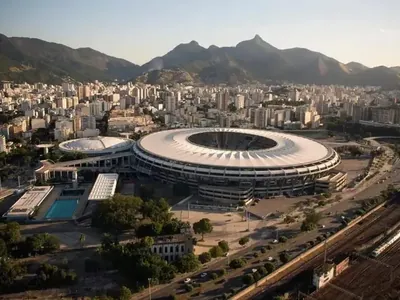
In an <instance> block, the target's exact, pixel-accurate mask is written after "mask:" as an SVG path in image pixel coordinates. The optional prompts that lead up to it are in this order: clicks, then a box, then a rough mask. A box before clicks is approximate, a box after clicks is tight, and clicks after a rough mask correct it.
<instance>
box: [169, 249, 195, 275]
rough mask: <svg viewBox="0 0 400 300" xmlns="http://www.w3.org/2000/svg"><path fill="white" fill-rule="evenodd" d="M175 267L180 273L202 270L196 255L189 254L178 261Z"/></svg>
mask: <svg viewBox="0 0 400 300" xmlns="http://www.w3.org/2000/svg"><path fill="white" fill-rule="evenodd" d="M175 266H176V268H177V270H178V272H180V273H187V272H194V271H197V270H198V269H199V268H200V261H199V259H198V258H197V256H196V255H194V254H193V253H189V254H186V255H183V256H182V257H181V258H180V259H179V260H177V261H176V262H175Z"/></svg>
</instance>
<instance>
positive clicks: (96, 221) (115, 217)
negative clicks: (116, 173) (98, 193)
mask: <svg viewBox="0 0 400 300" xmlns="http://www.w3.org/2000/svg"><path fill="white" fill-rule="evenodd" d="M142 203H143V201H142V199H140V198H138V197H132V196H124V195H120V194H116V195H114V197H113V198H111V199H108V200H105V201H101V202H100V203H99V204H98V206H97V209H96V210H95V211H94V212H93V217H92V226H94V227H98V228H100V229H102V230H103V231H105V232H112V233H114V234H119V233H121V232H122V231H124V230H127V229H132V228H134V227H135V226H136V224H137V223H138V216H139V214H140V210H141V208H142Z"/></svg>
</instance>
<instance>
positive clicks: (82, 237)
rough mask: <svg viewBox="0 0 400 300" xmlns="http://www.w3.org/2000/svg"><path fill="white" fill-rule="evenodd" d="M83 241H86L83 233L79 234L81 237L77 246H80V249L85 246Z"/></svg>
mask: <svg viewBox="0 0 400 300" xmlns="http://www.w3.org/2000/svg"><path fill="white" fill-rule="evenodd" d="M85 241H86V236H85V235H84V234H83V233H81V235H80V236H79V245H80V246H81V248H83V247H84V246H85Z"/></svg>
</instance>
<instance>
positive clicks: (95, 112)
mask: <svg viewBox="0 0 400 300" xmlns="http://www.w3.org/2000/svg"><path fill="white" fill-rule="evenodd" d="M102 106H103V103H102V101H99V100H95V101H93V102H92V103H89V112H90V113H89V114H90V115H91V116H95V117H100V116H102V112H103V110H102Z"/></svg>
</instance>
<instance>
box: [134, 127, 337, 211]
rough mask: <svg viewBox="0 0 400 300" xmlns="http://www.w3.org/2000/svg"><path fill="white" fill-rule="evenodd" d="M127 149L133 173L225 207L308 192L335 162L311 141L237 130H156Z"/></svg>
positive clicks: (333, 153) (328, 150)
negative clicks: (175, 185) (184, 185)
mask: <svg viewBox="0 0 400 300" xmlns="http://www.w3.org/2000/svg"><path fill="white" fill-rule="evenodd" d="M132 151H133V154H132V155H133V159H132V160H131V163H132V167H133V168H134V169H135V170H136V172H138V173H142V174H147V175H148V176H151V177H154V178H158V179H160V180H162V181H165V182H170V183H176V182H184V183H188V184H189V185H190V186H191V187H193V188H196V189H198V193H199V195H200V196H201V197H202V198H204V199H209V200H216V201H219V202H224V203H232V202H236V201H238V200H248V199H251V198H252V197H265V196H273V195H280V194H293V193H297V192H311V191H312V190H313V189H314V186H315V183H316V180H318V179H320V178H323V177H326V176H327V175H328V174H329V173H330V172H331V171H332V169H334V168H335V167H336V166H338V165H339V164H340V157H339V155H338V154H337V153H336V151H335V150H333V149H332V148H330V147H327V146H324V145H322V144H321V143H318V142H316V141H314V140H310V139H308V138H304V137H300V136H296V135H290V134H285V133H281V132H274V131H265V130H254V129H239V128H189V129H175V130H166V131H160V132H156V133H152V134H149V135H147V136H145V137H143V138H142V139H141V140H139V141H138V142H136V143H135V144H134V145H133V148H132Z"/></svg>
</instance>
